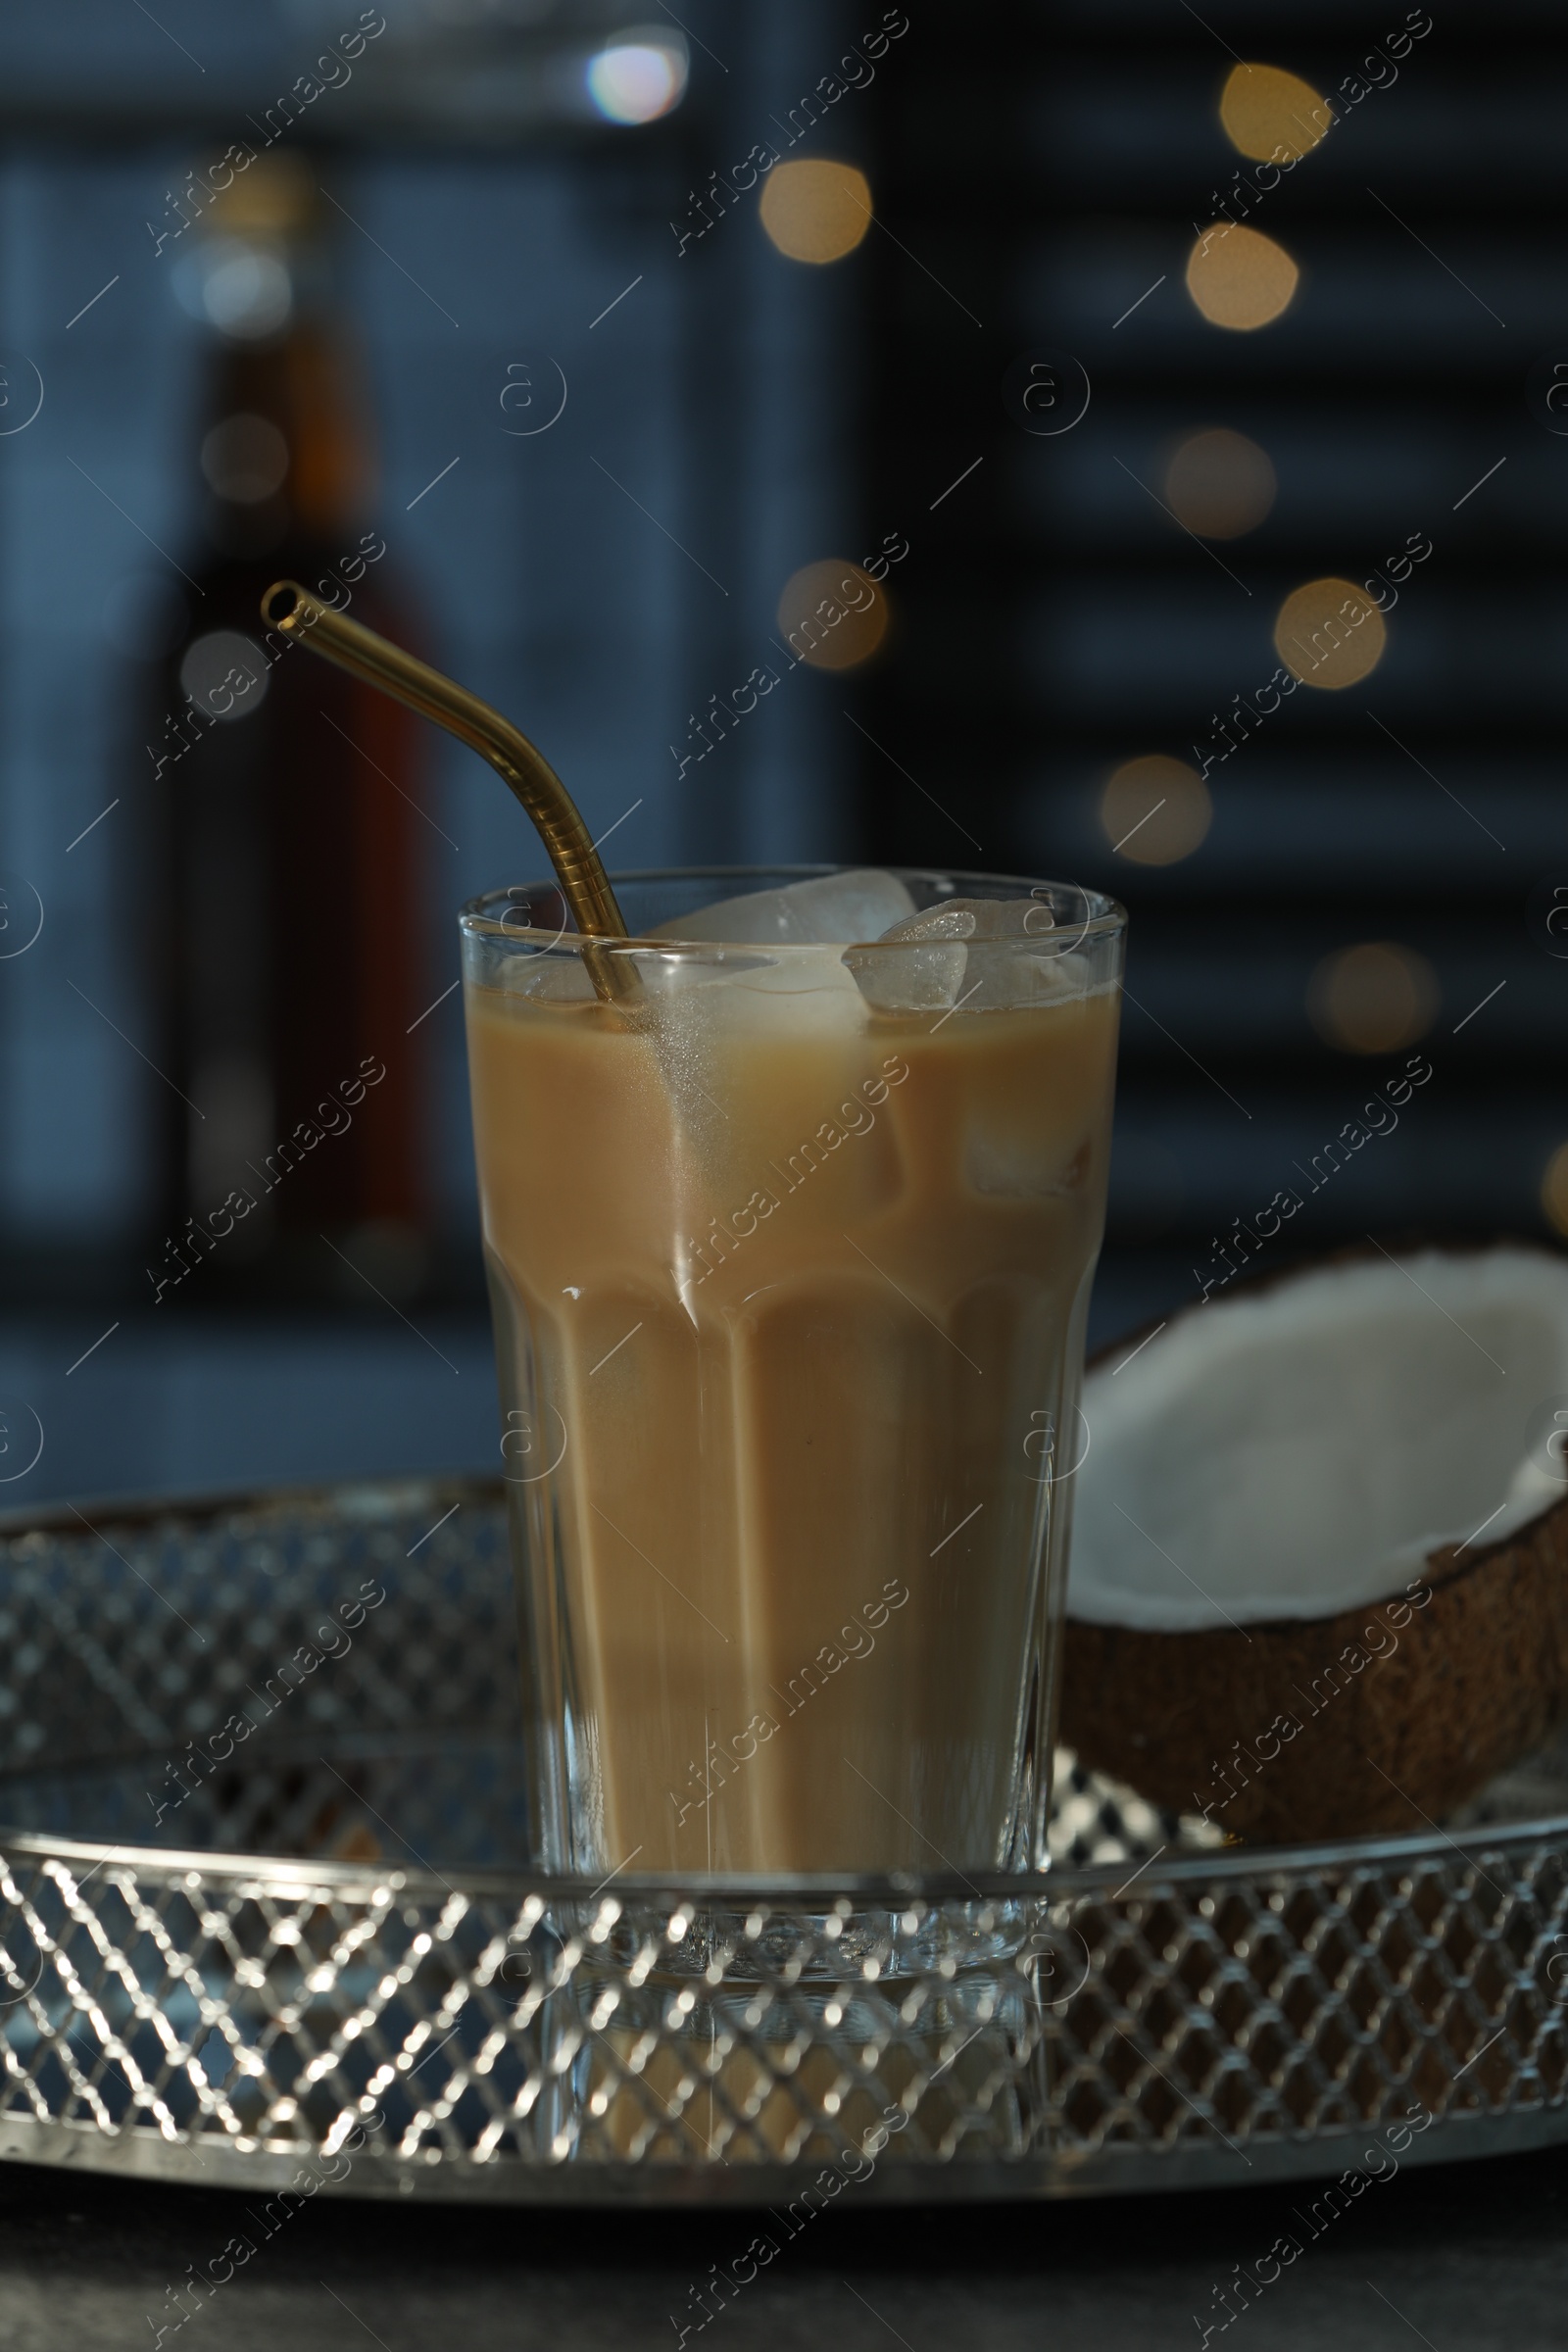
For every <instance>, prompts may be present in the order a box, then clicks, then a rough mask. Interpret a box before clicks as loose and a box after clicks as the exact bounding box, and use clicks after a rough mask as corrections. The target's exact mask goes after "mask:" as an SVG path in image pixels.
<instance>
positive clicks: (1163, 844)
mask: <svg viewBox="0 0 1568 2352" xmlns="http://www.w3.org/2000/svg"><path fill="white" fill-rule="evenodd" d="M1213 818H1214V804H1213V802H1212V801H1211V800H1210V799H1209V797H1208V786H1207V785H1206V784H1205V783H1204V782H1203V779H1202V777H1201V775H1200V774H1199V772H1198V770H1197V768H1196V767H1189V766H1188V765H1187V763H1186V761H1185V760H1167V759H1166V758H1165V757H1164V756H1163V754H1161V753H1158V752H1155V753H1152V754H1151V755H1150V756H1149V757H1148V758H1146V759H1142V760H1124V761H1123V763H1122V765H1121V766H1120V767H1118V768H1117V769H1116V771H1115V773H1114V774H1113V775H1112V776H1111V777H1110V778H1109V779H1108V781H1107V782H1106V785H1105V789H1104V792H1103V795H1102V798H1101V803H1100V821H1101V823H1102V824H1103V826H1104V828H1105V839H1106V840H1107V841H1108V842H1109V843H1110V846H1111V848H1112V849H1113V850H1115V851H1116V852H1117V853H1118V855H1119V856H1121V857H1123V858H1131V859H1132V861H1133V863H1134V864H1135V865H1174V864H1175V863H1176V861H1177V859H1178V858H1190V857H1191V856H1192V854H1193V852H1194V850H1196V849H1197V847H1198V845H1199V843H1200V842H1201V840H1202V838H1203V836H1204V834H1205V833H1206V832H1207V831H1208V828H1209V826H1210V824H1211V823H1212V822H1213Z"/></svg>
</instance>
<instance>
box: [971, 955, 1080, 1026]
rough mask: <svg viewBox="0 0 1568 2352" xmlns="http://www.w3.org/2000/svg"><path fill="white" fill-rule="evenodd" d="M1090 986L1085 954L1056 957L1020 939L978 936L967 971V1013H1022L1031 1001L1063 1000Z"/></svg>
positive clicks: (1050, 1003)
mask: <svg viewBox="0 0 1568 2352" xmlns="http://www.w3.org/2000/svg"><path fill="white" fill-rule="evenodd" d="M1089 985H1090V974H1089V966H1088V962H1087V960H1086V958H1085V957H1084V956H1064V955H1053V954H1052V953H1051V952H1050V951H1049V950H1047V951H1046V952H1045V953H1042V952H1040V951H1039V950H1038V949H1033V948H1031V947H1029V946H1028V945H1027V944H1026V943H1025V942H1024V941H1023V940H1021V939H977V940H974V941H972V942H971V943H970V947H969V961H968V969H967V971H966V973H965V975H964V987H963V991H962V994H963V1009H964V1011H965V1012H1008V1011H1017V1010H1019V1009H1021V1008H1022V1007H1023V1006H1025V1005H1054V1004H1059V1003H1060V1002H1061V1000H1062V999H1063V998H1065V997H1076V996H1081V995H1082V994H1083V993H1084V991H1085V990H1086V989H1087V988H1088V986H1089Z"/></svg>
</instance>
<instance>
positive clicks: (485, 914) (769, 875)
mask: <svg viewBox="0 0 1568 2352" xmlns="http://www.w3.org/2000/svg"><path fill="white" fill-rule="evenodd" d="M862 872H874V873H882V874H891V875H893V876H894V877H895V878H896V879H897V880H899V881H903V882H923V883H929V882H938V883H942V884H946V885H949V886H951V887H950V888H949V891H948V894H947V895H949V896H950V897H953V898H961V897H963V896H964V892H963V890H962V888H961V885H963V884H965V883H979V884H983V885H985V886H986V890H985V895H987V896H994V895H996V894H997V892H998V890H999V888H1001V889H1005V890H1006V891H1007V893H1008V894H1009V895H1011V896H1015V897H1017V898H1034V897H1036V896H1037V895H1038V894H1040V893H1043V892H1056V893H1061V894H1063V895H1068V896H1076V897H1077V898H1078V899H1079V900H1081V901H1082V902H1083V905H1084V907H1085V915H1084V919H1083V922H1082V925H1081V927H1078V928H1077V936H1076V937H1075V938H1074V940H1073V941H1072V947H1073V948H1074V949H1077V948H1080V947H1083V946H1085V945H1087V944H1089V943H1091V942H1094V941H1098V940H1103V939H1113V938H1115V937H1117V936H1118V935H1119V934H1120V933H1122V932H1124V931H1125V930H1126V928H1127V909H1126V907H1123V906H1122V905H1121V903H1120V901H1119V900H1117V899H1113V898H1111V897H1109V896H1108V894H1107V893H1106V892H1104V891H1102V890H1092V889H1090V888H1088V887H1087V886H1086V885H1085V884H1083V883H1080V882H1061V881H1054V880H1051V879H1048V878H1047V877H1045V876H1042V875H1034V876H1029V875H1023V874H995V873H978V872H975V871H974V870H973V869H972V868H967V867H958V866H938V865H918V866H917V865H877V864H873V863H869V862H867V861H866V860H863V859H857V860H856V861H854V862H853V863H852V862H848V861H846V860H842V859H840V860H825V861H823V862H821V863H818V864H810V865H789V864H781V865H666V866H638V867H633V868H629V869H627V870H626V871H624V872H620V873H613V874H611V875H610V876H609V877H608V878H609V881H610V885H611V888H612V889H618V888H620V887H621V886H622V885H623V884H628V883H659V882H739V883H746V882H755V883H758V884H763V885H765V884H766V883H769V882H774V883H777V882H785V883H788V882H811V881H817V880H821V879H825V878H826V877H827V876H829V875H832V874H853V873H862ZM560 888H561V885H560V883H559V881H558V880H557V878H556V876H555V875H554V874H547V875H541V876H540V877H539V879H538V880H537V881H534V882H518V883H511V884H508V885H507V886H505V887H504V888H501V889H496V890H486V891H481V892H480V893H479V895H478V896H477V897H476V898H472V899H467V900H466V901H465V902H464V904H463V905H462V906H461V907H459V909H458V922H459V926H460V928H461V929H462V930H463V932H464V933H465V934H466V936H469V937H473V938H480V939H493V940H498V941H499V940H506V941H510V942H512V943H514V944H515V945H516V946H517V947H520V948H527V949H531V950H532V951H533V952H534V953H535V954H538V953H541V952H548V951H551V950H555V951H561V952H564V953H567V954H572V955H575V954H580V953H581V951H582V950H583V949H584V948H586V947H593V948H597V949H599V950H601V951H602V952H604V953H606V954H610V955H622V956H624V955H638V956H648V955H658V956H665V955H670V956H712V955H714V954H719V955H727V954H731V953H733V954H736V955H746V956H758V955H765V956H819V955H820V954H821V952H822V949H823V948H824V947H827V946H834V945H842V946H846V947H853V948H854V949H855V951H856V953H857V954H858V955H860V954H864V953H867V952H873V951H875V950H878V949H880V950H882V951H884V952H885V953H886V954H888V955H890V956H896V955H898V954H900V953H901V952H907V949H908V948H909V946H910V944H911V943H910V942H909V941H907V940H896V939H871V940H847V941H843V942H833V941H825V940H794V939H791V940H767V941H765V942H762V943H759V942H757V941H756V940H720V939H702V940H696V939H690V940H687V939H664V938H655V937H652V936H651V935H649V934H647V933H641V934H634V935H632V936H631V937H629V938H626V939H618V938H611V937H610V936H609V935H608V934H607V933H604V932H594V931H586V932H584V931H572V930H567V929H566V928H565V926H564V924H563V927H562V928H561V930H559V931H551V930H547V929H544V928H541V927H537V926H535V925H532V924H525V923H511V922H506V921H503V920H501V919H499V918H498V917H497V916H496V915H495V914H494V913H492V912H491V909H492V908H493V907H497V906H498V905H506V904H507V903H509V902H512V901H514V900H515V899H519V898H531V897H532V896H533V895H534V893H535V892H538V891H545V890H555V891H557V892H559V891H560ZM923 911H931V909H929V908H927V909H924V910H923ZM1073 921H1074V924H1076V918H1073ZM1067 927H1069V926H1066V925H1061V924H1053V925H1052V926H1051V929H1050V931H1049V932H1048V931H1047V930H1045V929H1042V931H1041V932H1040V933H1039V934H1038V936H1039V937H1040V939H1041V941H1042V942H1044V941H1045V940H1046V939H1047V938H1048V937H1050V938H1052V939H1054V940H1056V941H1059V939H1060V936H1061V932H1062V930H1063V929H1064V928H1067ZM913 944H915V945H918V944H919V943H918V942H915V943H913ZM965 944H967V945H970V946H980V947H985V946H990V945H992V944H996V945H998V946H1001V945H1005V944H1006V943H1005V941H1003V940H999V941H997V942H995V943H992V942H990V941H986V940H981V941H970V942H967V943H965ZM1067 952H1068V951H1066V950H1064V949H1062V948H1061V947H1060V946H1058V947H1057V948H1056V953H1057V955H1062V954H1065V953H1067Z"/></svg>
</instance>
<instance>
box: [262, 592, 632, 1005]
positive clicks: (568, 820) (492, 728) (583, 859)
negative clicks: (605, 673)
mask: <svg viewBox="0 0 1568 2352" xmlns="http://www.w3.org/2000/svg"><path fill="white" fill-rule="evenodd" d="M262 618H263V620H264V621H266V623H267V625H268V627H269V628H272V629H280V630H281V631H282V633H283V635H284V636H285V637H297V638H298V639H299V641H300V643H301V644H302V645H308V646H309V647H310V649H311V651H312V653H315V654H319V655H321V657H322V658H323V660H325V661H327V662H336V663H337V666H338V667H339V669H346V670H347V671H348V672H349V674H350V676H351V677H356V678H361V679H363V680H364V681H365V683H366V684H367V685H368V686H375V687H378V688H379V689H380V691H381V692H382V693H383V694H389V695H392V696H393V697H394V698H395V699H396V700H397V701H398V702H400V703H407V705H408V706H409V708H410V710H411V711H418V712H419V713H420V715H421V717H424V718H430V719H434V721H435V723H436V725H437V726H438V727H445V728H446V729H447V732H448V733H449V734H452V735H456V736H457V737H458V739H459V741H460V742H462V743H466V744H467V745H468V747H469V749H470V750H472V751H475V752H477V753H478V754H479V756H480V758H481V759H482V760H489V762H490V764H491V766H492V767H493V768H494V769H495V770H496V773H497V774H498V775H500V776H502V777H504V778H505V780H506V782H507V783H508V784H510V785H511V787H512V790H513V791H514V792H515V794H516V796H517V799H518V800H519V801H520V802H521V803H522V806H523V808H524V809H526V810H527V812H528V815H529V816H530V817H531V818H532V819H533V822H534V824H535V826H536V827H537V828H538V831H539V835H540V838H541V839H542V841H543V842H544V845H545V848H546V849H547V850H548V851H549V853H550V862H551V864H552V865H553V866H554V867H555V869H556V879H557V880H558V881H559V883H560V884H561V890H562V896H563V897H564V900H565V902H566V905H567V906H568V907H570V909H571V913H572V917H573V920H574V921H575V923H576V925H577V929H578V930H579V932H581V933H583V934H585V935H593V936H595V937H597V938H600V939H625V938H626V937H627V931H626V925H625V923H624V922H623V920H622V919H621V912H620V908H619V907H617V906H616V904H615V894H614V892H613V890H612V889H611V887H610V883H609V880H608V878H607V876H606V873H605V869H604V866H603V865H602V864H601V863H600V859H599V853H598V851H597V850H596V849H595V848H594V845H593V842H592V840H591V839H590V838H589V833H588V828H587V826H586V825H585V824H584V823H583V821H582V818H581V817H580V816H579V815H578V813H577V809H576V806H575V804H574V803H573V801H572V798H571V795H570V794H569V793H568V792H567V790H566V787H565V786H564V784H563V782H562V781H561V778H560V777H559V776H558V775H557V773H556V771H555V769H554V768H553V767H552V766H551V764H550V762H549V760H547V759H545V757H544V755H543V753H542V752H538V751H536V750H535V749H534V747H533V745H532V744H531V743H530V742H529V741H528V738H527V736H526V735H524V734H523V733H522V732H521V731H520V729H518V728H516V727H515V726H514V725H513V724H512V721H511V720H510V719H507V718H503V717H502V715H501V713H500V711H494V710H492V709H491V707H490V705H489V704H488V703H482V702H481V701H480V700H479V697H478V696H477V695H476V694H470V693H469V692H468V690H467V688H466V686H460V685H458V684H457V682H456V681H455V680H454V679H452V678H448V677H443V676H442V674H441V672H440V670H438V669H431V668H430V667H429V665H428V664H427V663H426V662H417V661H416V660H415V658H414V656H413V655H412V654H406V653H405V652H404V651H403V648H402V647H401V646H398V645H393V644H391V643H390V642H389V641H388V640H387V639H386V638H385V637H378V636H377V635H376V633H375V631H374V630H373V629H368V628H366V627H365V626H364V625H363V623H362V622H360V621H357V620H350V619H349V617H348V615H347V613H339V612H337V611H335V610H334V608H333V607H332V606H331V605H324V604H322V602H321V600H320V598H319V597H317V596H313V595H312V594H311V591H310V590H309V589H308V588H302V587H301V586H300V584H299V582H298V581H297V580H276V581H274V582H273V584H272V586H271V587H270V588H269V590H268V591H267V594H266V595H265V596H264V597H263V599H262ZM583 961H584V962H585V964H586V965H587V967H588V974H589V977H590V979H591V980H592V981H593V984H594V987H595V989H596V990H597V991H598V993H599V995H600V996H601V997H602V998H604V999H605V1000H606V1002H607V1003H616V1002H618V1003H622V1004H624V1003H628V1002H631V1001H634V1000H635V999H637V998H638V997H639V996H640V995H641V993H642V992H641V985H640V982H639V979H638V975H637V972H636V969H635V967H634V965H633V963H632V961H631V958H630V957H629V956H604V955H595V954H594V953H593V952H592V950H590V949H586V948H585V949H584V951H583Z"/></svg>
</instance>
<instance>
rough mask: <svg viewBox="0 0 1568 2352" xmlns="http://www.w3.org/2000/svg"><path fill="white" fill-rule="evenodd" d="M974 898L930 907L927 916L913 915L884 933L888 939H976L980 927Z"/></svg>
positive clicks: (953, 900) (926, 912) (955, 900)
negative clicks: (976, 917) (975, 911)
mask: <svg viewBox="0 0 1568 2352" xmlns="http://www.w3.org/2000/svg"><path fill="white" fill-rule="evenodd" d="M977 904H978V901H976V900H974V899H950V900H949V901H948V902H947V903H946V904H945V905H944V906H941V907H927V908H926V909H925V912H924V913H923V914H911V915H909V916H907V918H906V920H905V921H904V922H902V923H894V924H892V925H891V926H890V928H889V929H888V930H886V931H884V932H883V934H882V937H883V938H884V939H920V940H924V939H972V938H973V937H974V934H975V932H976V930H977V929H978V927H979V926H978V924H977V922H976V920H975V913H974V909H975V907H976V906H977Z"/></svg>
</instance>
